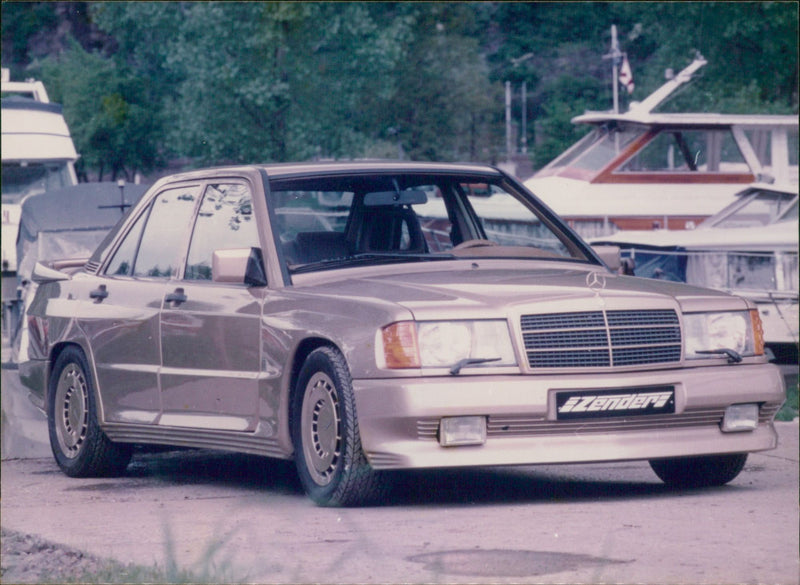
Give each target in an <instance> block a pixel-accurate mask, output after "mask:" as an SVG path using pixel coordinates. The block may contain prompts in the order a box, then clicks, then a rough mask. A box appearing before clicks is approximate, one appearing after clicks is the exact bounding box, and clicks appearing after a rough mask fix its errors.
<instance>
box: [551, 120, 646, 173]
mask: <svg viewBox="0 0 800 585" xmlns="http://www.w3.org/2000/svg"><path fill="white" fill-rule="evenodd" d="M646 131H647V129H646V128H644V127H637V126H614V127H607V126H597V127H596V128H595V129H594V130H592V131H591V132H590V133H589V134H587V135H586V136H584V137H583V138H582V139H581V140H579V141H578V142H577V143H575V144H574V145H573V146H572V147H571V148H570V149H569V150H567V151H566V152H564V153H563V154H562V155H560V156H559V157H557V158H556V159H555V160H553V161H552V162H551V163H550V164H548V165H547V166H546V167H545V168H544V169H542V170H541V171H540V172H539V173H537V174H538V175H539V176H547V175H561V174H563V175H564V176H570V177H573V178H580V179H584V180H591V179H592V178H594V177H595V176H596V175H597V174H598V173H599V172H600V171H602V170H603V169H604V168H606V167H607V166H608V165H609V164H610V163H611V162H612V161H613V160H614V159H615V158H617V157H618V156H619V155H620V154H621V153H622V152H623V151H624V150H625V148H626V147H627V146H628V145H629V144H630V143H631V142H633V141H634V140H635V139H637V138H639V137H640V136H642V135H643V134H644V133H645V132H646ZM562 171H565V172H562Z"/></svg>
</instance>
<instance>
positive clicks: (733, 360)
mask: <svg viewBox="0 0 800 585" xmlns="http://www.w3.org/2000/svg"><path fill="white" fill-rule="evenodd" d="M695 353H707V354H719V355H724V356H727V357H728V363H730V364H738V363H739V362H741V361H742V356H741V355H739V353H738V352H736V351H734V350H732V349H728V348H727V347H722V348H720V349H704V350H698V351H695Z"/></svg>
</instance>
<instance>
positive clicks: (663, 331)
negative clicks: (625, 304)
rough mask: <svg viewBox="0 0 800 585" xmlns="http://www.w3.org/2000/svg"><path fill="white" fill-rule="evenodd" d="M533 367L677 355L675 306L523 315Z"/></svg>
mask: <svg viewBox="0 0 800 585" xmlns="http://www.w3.org/2000/svg"><path fill="white" fill-rule="evenodd" d="M520 325H521V326H522V338H523V341H524V343H525V351H526V353H527V355H528V365H529V366H530V367H531V368H592V367H614V366H632V365H642V364H662V363H670V362H678V361H680V359H681V328H680V323H679V321H678V315H677V314H676V313H675V311H673V310H670V309H666V310H652V311H588V312H583V313H552V314H549V315H523V316H522V318H521V320H520Z"/></svg>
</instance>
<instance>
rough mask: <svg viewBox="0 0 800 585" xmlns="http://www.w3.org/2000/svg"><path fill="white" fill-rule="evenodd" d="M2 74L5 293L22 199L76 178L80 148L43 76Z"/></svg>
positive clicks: (13, 269)
mask: <svg viewBox="0 0 800 585" xmlns="http://www.w3.org/2000/svg"><path fill="white" fill-rule="evenodd" d="M8 78H9V74H8V70H7V69H3V74H2V93H3V98H2V164H3V166H2V215H3V225H2V248H1V250H2V269H3V276H4V279H3V285H4V286H3V298H4V299H5V298H7V293H8V291H7V290H6V289H7V288H8V287H7V286H6V284H7V283H8V284H9V285H10V286H11V287H12V288H13V287H15V286H16V283H15V282H14V280H15V279H9V278H5V277H7V276H14V274H15V273H16V270H17V257H16V240H17V231H18V229H19V219H20V210H21V206H22V202H23V201H24V200H25V199H26V198H27V197H29V196H30V195H34V194H36V193H43V192H45V191H49V190H53V189H61V188H64V187H68V186H71V185H76V184H77V183H78V180H77V176H76V174H75V168H74V163H75V161H76V160H78V153H77V152H76V150H75V145H74V144H73V142H72V137H71V135H70V132H69V128H68V127H67V123H66V122H65V121H64V116H63V114H62V109H61V106H60V105H59V104H54V103H51V102H50V99H49V97H48V95H47V91H46V90H45V87H44V85H43V84H42V82H41V81H33V80H29V81H25V82H12V81H9V79H8Z"/></svg>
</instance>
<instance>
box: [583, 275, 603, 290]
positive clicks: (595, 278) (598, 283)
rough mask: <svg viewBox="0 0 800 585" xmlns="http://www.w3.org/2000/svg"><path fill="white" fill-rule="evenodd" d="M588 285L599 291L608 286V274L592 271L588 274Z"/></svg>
mask: <svg viewBox="0 0 800 585" xmlns="http://www.w3.org/2000/svg"><path fill="white" fill-rule="evenodd" d="M586 286H588V287H589V288H590V289H592V290H594V291H597V290H601V289H604V288H605V287H606V275H605V274H603V273H602V272H590V273H589V274H587V275H586Z"/></svg>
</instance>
